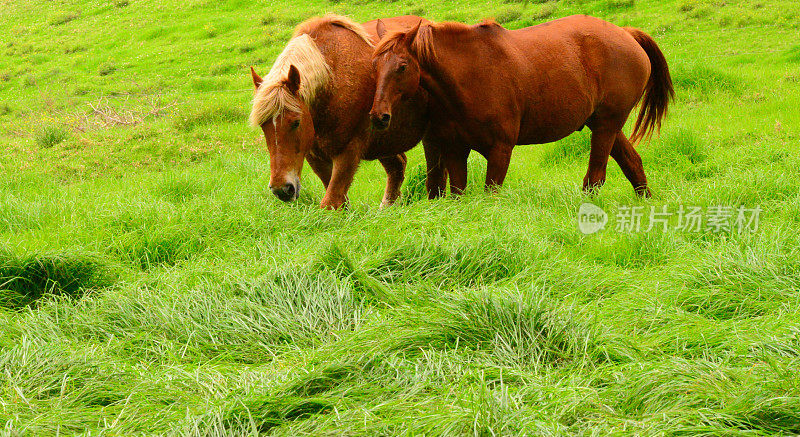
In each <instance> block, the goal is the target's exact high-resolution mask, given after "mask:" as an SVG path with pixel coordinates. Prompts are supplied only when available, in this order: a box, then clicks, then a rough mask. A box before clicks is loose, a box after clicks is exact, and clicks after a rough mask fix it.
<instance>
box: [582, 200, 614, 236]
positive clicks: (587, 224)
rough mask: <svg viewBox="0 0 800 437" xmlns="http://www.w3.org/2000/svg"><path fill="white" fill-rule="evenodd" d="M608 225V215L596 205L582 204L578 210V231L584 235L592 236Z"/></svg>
mask: <svg viewBox="0 0 800 437" xmlns="http://www.w3.org/2000/svg"><path fill="white" fill-rule="evenodd" d="M606 223H608V214H606V212H605V211H603V208H600V207H599V206H597V205H594V204H591V203H582V204H581V206H580V208H578V229H580V231H581V232H583V233H584V234H586V235H589V234H594V233H595V232H599V231H600V230H601V229H603V228H604V227H605V226H606Z"/></svg>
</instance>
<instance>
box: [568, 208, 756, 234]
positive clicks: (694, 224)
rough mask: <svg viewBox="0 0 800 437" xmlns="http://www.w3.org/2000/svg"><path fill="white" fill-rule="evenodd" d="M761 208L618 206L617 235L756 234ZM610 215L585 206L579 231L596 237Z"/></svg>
mask: <svg viewBox="0 0 800 437" xmlns="http://www.w3.org/2000/svg"><path fill="white" fill-rule="evenodd" d="M762 211H763V210H762V209H761V207H760V206H755V207H752V208H750V207H746V206H730V205H712V206H708V207H701V206H686V205H678V206H677V207H670V206H669V205H661V206H649V207H647V206H619V207H617V211H616V214H614V215H613V219H614V229H615V230H616V231H617V232H625V233H633V232H653V231H657V232H667V231H668V230H670V229H674V230H677V231H681V232H710V233H715V234H717V233H730V232H739V233H744V232H756V231H758V225H759V221H760V219H761V212H762ZM609 221H610V220H609V215H608V213H606V212H605V211H604V210H603V209H602V208H600V207H599V206H597V205H594V204H591V203H583V204H581V206H580V208H579V209H578V229H579V230H580V231H581V232H582V233H584V234H587V235H588V234H594V233H596V232H599V231H600V230H602V229H604V228H605V226H606V224H607V223H608V222H609Z"/></svg>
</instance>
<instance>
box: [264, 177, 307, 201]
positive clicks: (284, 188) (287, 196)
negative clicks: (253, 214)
mask: <svg viewBox="0 0 800 437" xmlns="http://www.w3.org/2000/svg"><path fill="white" fill-rule="evenodd" d="M269 189H270V190H272V194H274V195H275V197H277V198H278V199H281V200H282V201H284V202H292V201H294V200H297V198H298V197H299V196H300V182H297V183H296V184H295V183H292V182H287V183H285V184H283V185H281V186H277V187H273V186H271V185H270V187H269Z"/></svg>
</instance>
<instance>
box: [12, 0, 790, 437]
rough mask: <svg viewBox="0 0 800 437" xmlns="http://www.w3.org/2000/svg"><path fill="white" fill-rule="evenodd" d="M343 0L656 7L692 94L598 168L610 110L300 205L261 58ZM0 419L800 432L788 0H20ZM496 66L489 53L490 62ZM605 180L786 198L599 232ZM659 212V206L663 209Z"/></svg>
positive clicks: (17, 431)
mask: <svg viewBox="0 0 800 437" xmlns="http://www.w3.org/2000/svg"><path fill="white" fill-rule="evenodd" d="M326 12H337V13H341V14H346V15H349V16H351V17H352V18H354V19H357V20H363V21H366V20H369V19H374V18H377V17H382V16H392V15H401V14H417V15H424V16H426V17H427V18H430V19H434V20H461V21H465V22H468V23H473V22H476V21H477V20H479V19H481V18H484V17H495V18H496V19H497V20H498V21H501V22H502V23H503V24H504V25H505V26H507V27H509V28H518V27H523V26H527V25H532V24H536V23H540V22H543V21H546V20H549V19H553V18H557V17H561V16H567V15H571V14H574V13H587V14H591V15H595V16H599V17H602V18H605V19H607V20H610V21H612V22H614V23H616V24H619V25H628V26H636V27H640V28H642V29H643V30H645V31H647V32H648V33H650V34H651V35H653V37H654V38H655V39H656V41H657V42H658V44H659V45H660V47H661V48H662V50H663V51H664V53H665V55H666V58H667V60H668V62H669V65H670V68H671V71H672V75H673V79H674V82H675V86H676V93H677V99H676V101H675V102H674V104H673V105H672V107H671V108H670V113H669V116H668V118H667V120H666V121H665V124H664V129H663V131H662V133H661V135H660V136H658V137H656V138H654V139H653V140H652V141H650V142H644V143H642V144H641V145H639V147H638V150H639V151H640V153H641V155H642V158H643V161H644V166H645V170H646V172H647V174H648V176H649V180H650V183H651V188H652V190H653V197H652V198H651V199H647V200H641V199H638V198H636V197H635V196H634V194H633V190H632V189H631V187H630V185H629V183H628V182H627V181H626V180H625V178H624V176H623V175H622V173H621V172H620V170H619V168H618V167H617V166H616V164H615V163H613V162H611V163H610V164H609V175H608V182H607V183H606V185H605V187H603V188H602V189H601V190H600V191H599V193H597V194H596V195H594V196H592V197H589V196H587V195H584V194H583V193H582V192H581V190H580V184H581V181H582V178H583V174H584V172H585V170H586V165H587V163H588V138H589V133H588V132H586V131H585V132H581V133H576V134H574V135H572V136H570V137H568V138H566V139H564V140H562V141H560V142H557V143H554V144H547V145H537V146H520V147H518V148H517V149H516V151H515V154H514V157H513V159H512V163H511V169H510V171H509V175H508V177H507V179H506V184H505V185H504V187H503V188H502V190H500V192H499V193H496V194H484V193H483V192H482V173H483V172H484V171H485V170H484V169H485V161H484V160H483V159H482V158H480V157H473V158H471V159H470V183H469V187H468V193H467V194H466V195H465V196H463V197H461V198H455V199H454V198H449V197H448V198H445V199H441V200H436V201H427V200H422V197H423V196H422V191H423V190H422V188H421V187H422V185H421V184H422V181H423V179H424V167H423V162H424V160H423V159H422V152H421V149H420V148H417V149H415V150H414V151H412V152H411V153H410V155H409V157H410V163H409V168H408V175H407V181H406V185H405V186H404V201H403V202H402V203H401V204H399V205H396V206H394V207H392V208H388V209H384V210H379V209H378V204H379V202H380V199H381V196H382V192H383V186H384V184H385V174H384V173H383V170H382V168H381V166H380V165H379V164H377V163H376V162H365V163H364V164H363V165H362V166H361V168H360V170H359V172H358V173H357V175H356V180H355V183H354V185H353V187H352V189H351V190H350V199H351V202H352V203H351V206H350V208H349V210H347V211H340V212H330V211H320V210H319V209H318V207H317V205H318V203H319V201H320V199H321V198H322V195H323V190H322V184H321V183H320V182H319V180H317V179H316V177H315V176H314V175H313V173H312V172H310V171H309V169H306V170H305V171H304V173H303V187H304V191H303V192H302V193H301V196H300V199H299V201H298V202H296V203H294V204H284V203H281V202H280V201H278V200H277V199H276V198H274V197H273V196H272V195H271V194H270V192H269V190H268V189H267V185H268V180H269V162H268V155H267V153H266V150H265V147H264V143H263V138H262V134H261V133H260V132H258V131H257V130H253V129H251V128H249V127H248V126H247V123H246V121H247V114H248V111H249V102H250V99H251V97H252V91H251V88H252V84H251V82H250V78H249V73H248V68H249V66H250V65H253V66H255V67H256V69H257V71H258V72H259V73H262V74H264V73H266V71H267V70H268V68H269V66H270V65H271V62H272V60H273V59H274V58H275V56H276V55H277V54H278V53H280V51H281V50H282V48H283V46H284V44H285V43H286V41H287V40H288V38H289V37H290V35H291V32H292V29H293V27H294V26H295V25H296V24H298V23H299V22H301V21H302V20H304V19H306V18H309V17H311V16H314V15H320V14H324V13H326ZM0 17H2V18H1V19H0V35H3V37H2V39H1V40H0V146H1V147H2V159H0V435H9V436H17V435H31V436H40V435H70V434H84V435H136V434H146V435H152V434H159V435H161V434H164V435H257V434H259V433H263V434H272V435H315V436H316V435H609V434H613V435H634V434H636V435H676V434H680V435H796V434H798V433H800V299H799V296H800V294H799V292H800V232H798V231H799V230H800V172H799V170H798V169H800V150H798V145H799V144H800V131H798V128H799V127H800V110H798V108H800V41H799V40H798V38H797V36H798V35H800V5H798V3H797V2H795V1H793V0H740V1H724V0H678V1H671V0H666V1H656V0H586V1H581V0H571V1H568V0H565V1H513V0H510V1H509V0H506V1H502V2H501V1H497V2H486V1H477V0H467V1H461V2H449V1H441V0H438V1H433V0H430V1H429V0H424V1H423V0H398V1H380V0H336V1H333V0H324V1H323V0H320V1H316V0H302V1H295V2H278V1H274V2H273V1H269V2H264V1H254V0H250V1H243V0H227V1H226V0H214V1H211V0H183V1H173V0H165V1H152V0H102V1H99V0H98V1H77V0H54V1H44V0H13V1H12V0H0ZM479 67H480V66H476V68H479ZM583 202H592V203H594V204H596V205H598V206H600V207H602V208H604V209H605V210H606V211H607V212H608V213H609V215H610V216H611V219H612V220H613V219H614V216H615V214H616V213H617V212H618V211H620V209H621V208H624V207H625V206H642V207H644V210H645V211H649V208H650V207H651V206H655V207H657V208H661V207H662V206H664V205H667V206H668V207H669V208H671V209H672V210H673V211H674V210H676V209H677V208H678V207H679V206H680V205H685V206H700V207H703V208H706V207H713V206H714V205H729V206H733V207H738V206H746V207H748V208H754V207H756V206H759V207H760V208H761V209H762V212H761V220H760V223H759V227H758V229H757V230H756V231H755V232H741V233H740V232H738V231H736V230H731V231H729V232H707V231H705V230H703V231H701V232H689V231H682V230H678V229H676V227H675V226H670V227H669V229H667V230H666V231H662V230H659V229H654V230H651V231H649V232H646V231H645V229H642V230H641V231H639V232H624V231H617V230H616V229H615V227H614V223H613V222H610V223H609V224H608V225H607V227H606V229H604V230H602V231H600V232H599V233H597V234H593V235H584V234H582V233H581V232H579V230H578V226H577V211H578V207H579V205H580V204H581V203H583ZM645 227H646V226H645Z"/></svg>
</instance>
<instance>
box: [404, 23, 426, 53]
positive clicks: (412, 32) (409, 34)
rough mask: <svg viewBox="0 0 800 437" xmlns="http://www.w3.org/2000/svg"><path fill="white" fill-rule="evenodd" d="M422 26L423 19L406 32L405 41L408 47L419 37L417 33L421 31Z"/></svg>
mask: <svg viewBox="0 0 800 437" xmlns="http://www.w3.org/2000/svg"><path fill="white" fill-rule="evenodd" d="M420 26H422V20H419V23H417V25H416V26H414V27H413V28H412V29H411V30H409V31H408V32H406V34H405V36H404V37H403V42H404V43H405V44H406V46H407V47H411V43H413V42H414V39H415V38H416V37H417V33H419V27H420Z"/></svg>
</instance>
